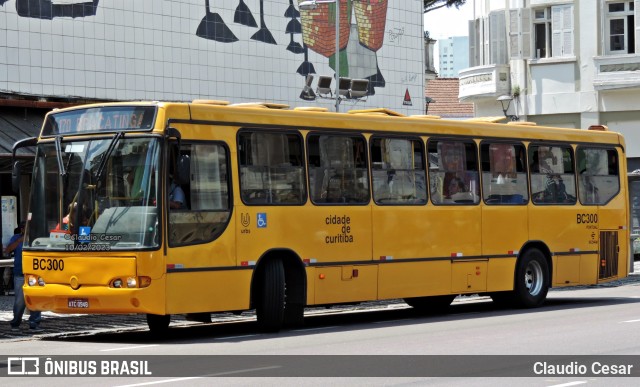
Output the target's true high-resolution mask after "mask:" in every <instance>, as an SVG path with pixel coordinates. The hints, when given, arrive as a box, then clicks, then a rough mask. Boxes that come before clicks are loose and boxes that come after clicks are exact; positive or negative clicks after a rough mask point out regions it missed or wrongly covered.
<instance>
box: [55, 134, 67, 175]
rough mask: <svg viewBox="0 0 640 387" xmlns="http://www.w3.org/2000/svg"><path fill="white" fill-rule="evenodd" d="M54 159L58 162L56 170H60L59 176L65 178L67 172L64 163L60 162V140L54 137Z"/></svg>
mask: <svg viewBox="0 0 640 387" xmlns="http://www.w3.org/2000/svg"><path fill="white" fill-rule="evenodd" d="M56 159H57V160H58V169H59V170H60V176H63V177H64V176H65V175H66V174H67V170H66V169H65V167H64V161H62V138H61V137H56Z"/></svg>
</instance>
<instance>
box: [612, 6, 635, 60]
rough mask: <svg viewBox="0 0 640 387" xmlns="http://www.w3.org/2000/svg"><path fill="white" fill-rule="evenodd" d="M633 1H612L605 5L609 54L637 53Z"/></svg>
mask: <svg viewBox="0 0 640 387" xmlns="http://www.w3.org/2000/svg"><path fill="white" fill-rule="evenodd" d="M633 5H634V3H633V1H611V2H607V3H606V5H605V17H606V21H605V33H606V41H605V46H606V52H607V54H633V53H635V36H634V26H635V17H634V6H633Z"/></svg>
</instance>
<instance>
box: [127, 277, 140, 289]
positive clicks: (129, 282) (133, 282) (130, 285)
mask: <svg viewBox="0 0 640 387" xmlns="http://www.w3.org/2000/svg"><path fill="white" fill-rule="evenodd" d="M136 285H138V282H137V281H136V279H135V278H134V277H129V278H127V287H128V288H135V287H136Z"/></svg>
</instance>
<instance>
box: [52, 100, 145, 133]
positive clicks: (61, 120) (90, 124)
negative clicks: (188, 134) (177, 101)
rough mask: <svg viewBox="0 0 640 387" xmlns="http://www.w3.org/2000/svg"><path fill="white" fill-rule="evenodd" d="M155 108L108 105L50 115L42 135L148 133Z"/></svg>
mask: <svg viewBox="0 0 640 387" xmlns="http://www.w3.org/2000/svg"><path fill="white" fill-rule="evenodd" d="M155 116H156V108H155V107H154V106H108V107H93V108H87V109H78V110H71V111H66V112H60V113H53V114H50V115H49V117H48V118H47V121H46V122H45V125H44V128H43V129H42V135H43V136H55V135H61V134H62V135H73V134H85V133H89V132H93V133H95V132H118V131H135V130H151V129H152V128H153V122H154V118H155Z"/></svg>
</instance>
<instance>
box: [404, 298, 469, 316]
mask: <svg viewBox="0 0 640 387" xmlns="http://www.w3.org/2000/svg"><path fill="white" fill-rule="evenodd" d="M454 298H456V295H455V294H448V295H445V296H431V297H411V298H405V299H404V302H406V303H407V304H409V306H411V307H412V308H413V309H415V310H416V311H418V312H421V313H443V312H445V311H446V310H447V309H448V308H449V306H450V305H451V303H452V302H453V300H454Z"/></svg>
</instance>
